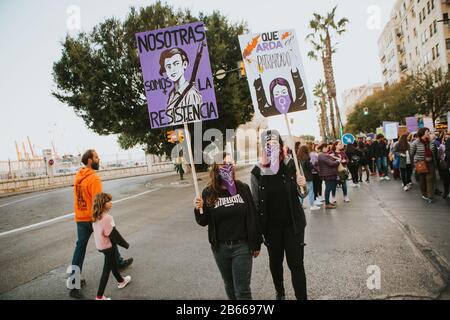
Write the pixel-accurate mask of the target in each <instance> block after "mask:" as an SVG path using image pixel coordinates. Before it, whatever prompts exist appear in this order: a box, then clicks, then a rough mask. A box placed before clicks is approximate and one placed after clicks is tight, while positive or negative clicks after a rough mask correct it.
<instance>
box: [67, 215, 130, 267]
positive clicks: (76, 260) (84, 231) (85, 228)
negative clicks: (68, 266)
mask: <svg viewBox="0 0 450 320" xmlns="http://www.w3.org/2000/svg"><path fill="white" fill-rule="evenodd" d="M92 232H93V229H92V222H77V235H78V240H77V244H76V246H75V251H74V253H73V258H72V266H78V267H79V268H80V272H81V270H82V269H83V263H84V257H85V256H86V248H87V245H88V242H89V239H90V238H91V234H92ZM115 252H116V253H117V254H116V255H115V257H116V260H117V264H118V265H120V264H122V262H123V258H122V257H121V256H120V253H119V250H117V248H116V250H115ZM72 272H75V271H74V270H72Z"/></svg>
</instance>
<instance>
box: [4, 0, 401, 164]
mask: <svg viewBox="0 0 450 320" xmlns="http://www.w3.org/2000/svg"><path fill="white" fill-rule="evenodd" d="M154 2H155V1H139V0H135V1H132V0H70V1H68V0H59V1H53V0H39V1H27V0H14V1H13V0H2V1H0V39H1V41H0V52H1V59H0V121H1V126H0V160H7V159H12V160H13V159H14V160H15V159H17V156H16V151H15V145H14V142H15V141H17V142H18V143H19V144H21V142H22V141H23V142H26V139H27V136H29V137H30V139H31V141H32V143H33V144H34V146H35V149H36V150H37V152H38V153H40V150H42V149H47V148H51V142H52V141H53V142H54V144H55V147H56V150H57V152H58V154H60V155H62V154H77V153H80V152H83V151H84V150H86V149H89V148H95V149H96V150H97V151H98V152H99V154H101V155H102V156H103V158H115V157H116V154H121V155H123V154H127V155H128V156H129V157H131V156H132V157H134V156H135V155H136V156H139V155H141V154H142V151H141V150H140V149H139V148H135V149H132V150H129V151H124V150H122V149H121V148H120V147H119V145H118V144H117V142H116V140H117V136H114V135H110V136H99V135H97V134H95V133H93V132H91V131H90V130H88V129H87V128H86V126H85V125H84V122H83V120H82V119H80V118H78V117H77V116H76V115H75V113H74V111H73V109H72V108H71V107H69V106H67V105H64V104H63V103H61V102H59V101H58V100H57V99H56V98H54V97H53V96H52V95H51V92H52V90H54V89H55V85H54V83H53V79H52V76H51V73H52V66H53V63H54V62H55V61H57V60H59V58H60V56H61V41H62V40H63V39H64V37H65V35H66V34H67V33H71V34H74V33H76V32H78V30H73V29H70V28H69V27H68V22H69V25H70V22H71V21H73V20H72V18H73V14H74V11H73V10H72V9H73V8H74V7H73V6H75V8H76V10H79V12H80V15H79V17H80V22H81V24H80V27H81V30H82V31H90V30H91V29H92V28H93V27H94V26H95V25H96V24H98V23H100V22H102V21H103V20H105V19H106V18H109V17H112V16H114V17H116V18H119V19H123V18H124V17H126V15H127V13H128V12H129V8H130V7H131V6H135V7H141V6H146V5H150V4H152V3H154ZM394 2H395V1H394V0H357V1H356V0H339V1H337V0H320V1H317V0H296V1H294V0H277V1H269V0H247V1H242V0H239V1H238V0H227V1H218V0H172V1H166V3H168V4H170V5H172V6H173V7H174V8H189V9H191V11H192V12H193V13H194V14H196V13H198V12H206V13H210V12H212V11H213V10H218V11H220V12H221V13H222V14H224V15H226V16H227V17H228V18H229V20H230V21H231V22H241V21H246V22H247V23H248V26H249V29H250V31H251V32H252V33H256V32H265V31H272V30H277V29H290V28H294V29H295V31H296V34H297V37H298V42H299V45H300V52H301V54H302V59H303V65H304V68H305V74H306V82H307V85H308V87H309V90H312V88H313V87H314V84H315V83H316V82H317V81H318V80H319V79H321V78H323V70H322V65H321V62H320V61H311V60H309V59H308V58H307V56H306V54H307V52H308V51H309V50H310V46H309V44H308V42H307V41H305V37H306V35H307V34H308V33H309V29H308V23H309V20H311V18H312V16H313V13H314V12H317V13H321V14H325V13H326V12H327V11H329V10H331V9H332V8H333V7H334V6H335V5H337V4H339V5H338V9H337V17H338V18H340V17H344V16H345V17H347V18H348V19H349V20H350V23H349V25H348V27H347V30H348V31H347V33H345V34H344V35H343V36H342V37H341V38H339V40H338V42H339V44H338V51H337V53H336V54H335V56H334V61H333V63H334V67H335V78H336V84H337V92H338V98H339V100H340V101H341V105H342V99H341V98H342V92H343V91H344V90H346V89H350V88H352V87H356V86H360V85H363V84H366V83H368V82H377V81H381V69H380V63H379V59H378V47H377V40H378V37H379V35H380V34H381V31H382V28H383V26H384V25H385V23H386V22H387V20H388V17H389V14H390V11H391V9H392V7H393V5H394ZM142 31H146V30H142ZM219 116H220V115H219ZM269 124H270V126H272V127H278V126H279V127H280V128H284V125H283V123H281V122H280V121H277V120H275V121H271V122H269ZM149 129H150V127H149ZM280 131H281V133H282V134H284V133H283V130H280ZM293 133H294V134H296V135H299V134H312V135H315V136H316V137H317V136H319V129H318V124H317V119H316V114H315V111H314V110H308V111H304V112H300V113H297V114H296V115H295V118H294V125H293Z"/></svg>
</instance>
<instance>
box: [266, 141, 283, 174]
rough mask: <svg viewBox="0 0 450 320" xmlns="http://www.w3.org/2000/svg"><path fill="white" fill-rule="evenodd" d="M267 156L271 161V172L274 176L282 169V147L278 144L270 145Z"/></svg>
mask: <svg viewBox="0 0 450 320" xmlns="http://www.w3.org/2000/svg"><path fill="white" fill-rule="evenodd" d="M266 155H267V158H268V160H269V161H270V170H272V172H273V174H277V173H278V170H279V169H280V145H279V144H278V143H274V144H270V145H268V146H267V148H266Z"/></svg>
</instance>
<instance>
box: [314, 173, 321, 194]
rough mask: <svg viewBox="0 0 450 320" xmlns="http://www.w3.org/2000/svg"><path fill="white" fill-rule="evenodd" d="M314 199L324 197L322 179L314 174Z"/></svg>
mask: <svg viewBox="0 0 450 320" xmlns="http://www.w3.org/2000/svg"><path fill="white" fill-rule="evenodd" d="M313 188H314V199H317V197H319V196H321V195H322V179H320V177H319V175H318V174H313Z"/></svg>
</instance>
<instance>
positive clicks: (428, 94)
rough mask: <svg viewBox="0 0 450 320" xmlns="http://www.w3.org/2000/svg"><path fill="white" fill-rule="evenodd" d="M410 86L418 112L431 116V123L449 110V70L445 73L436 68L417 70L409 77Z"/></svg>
mask: <svg viewBox="0 0 450 320" xmlns="http://www.w3.org/2000/svg"><path fill="white" fill-rule="evenodd" d="M410 88H411V92H412V97H413V99H414V100H415V101H417V104H418V111H419V113H421V114H423V115H427V116H431V118H432V119H433V123H434V122H435V121H436V119H437V118H438V117H439V116H441V115H443V114H444V113H447V112H448V111H450V100H449V99H450V72H447V73H446V74H445V75H442V74H441V72H440V71H439V70H436V69H430V70H427V71H421V72H418V73H416V74H415V75H414V76H413V77H411V79H410Z"/></svg>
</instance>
